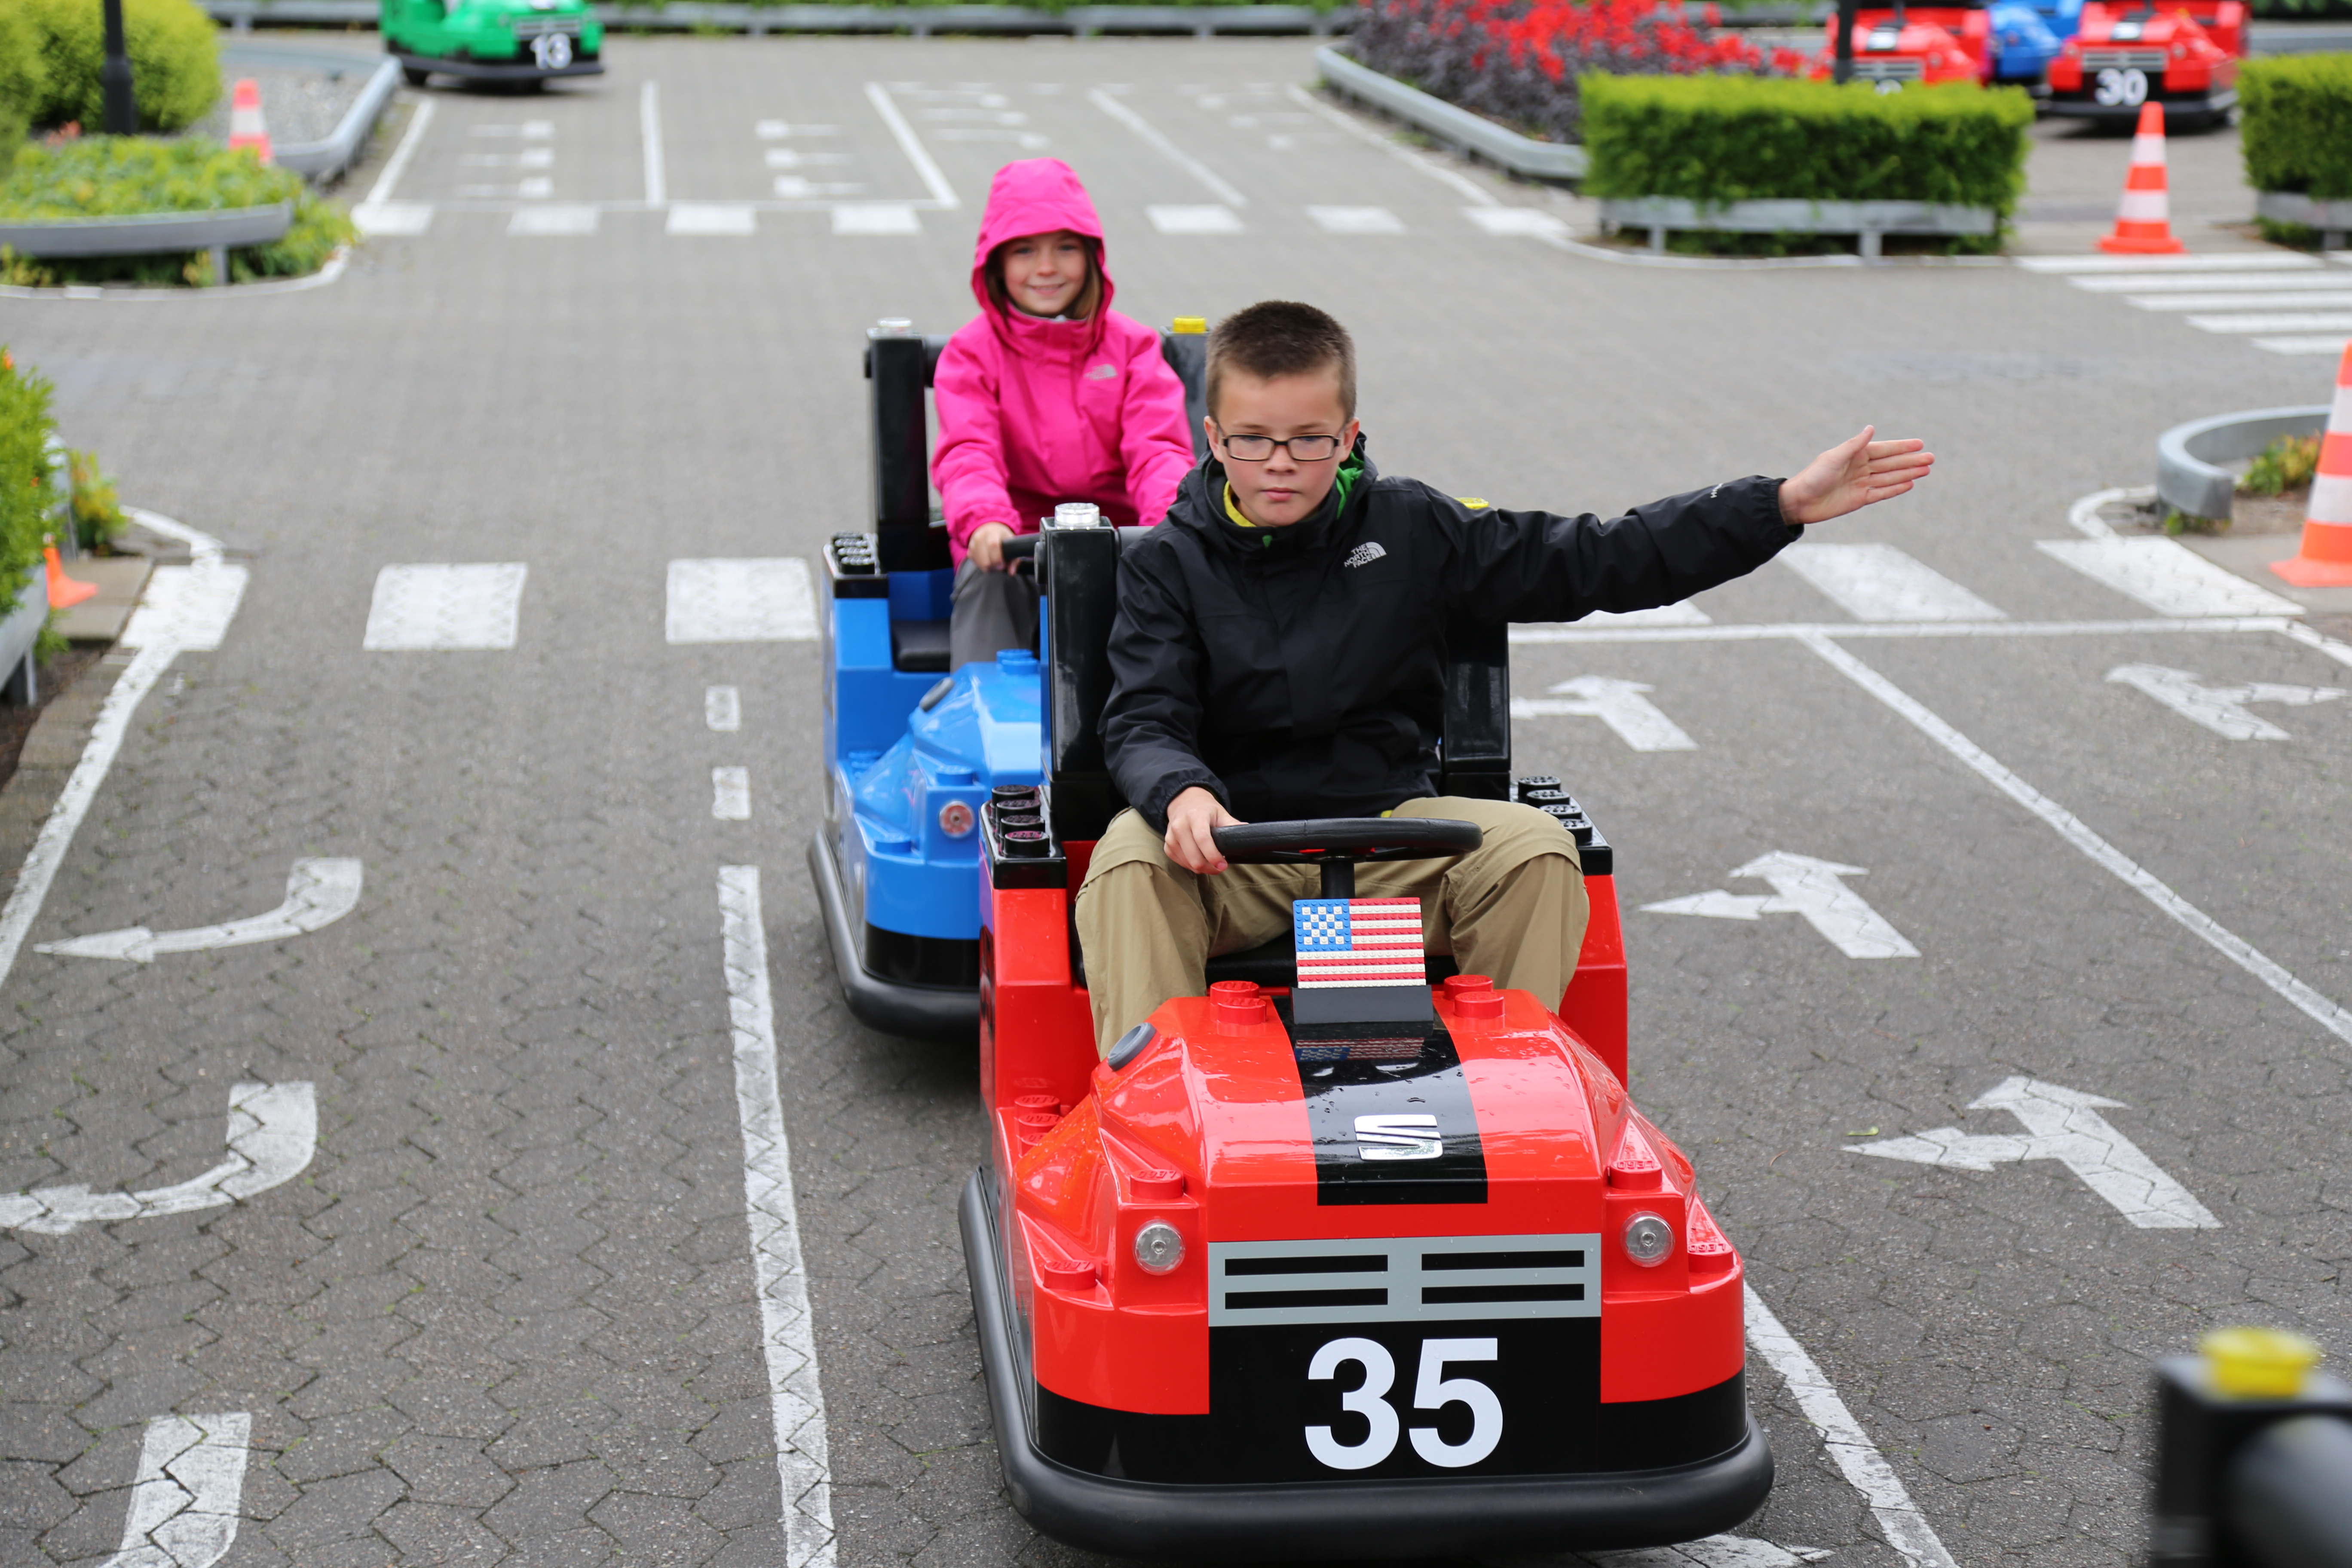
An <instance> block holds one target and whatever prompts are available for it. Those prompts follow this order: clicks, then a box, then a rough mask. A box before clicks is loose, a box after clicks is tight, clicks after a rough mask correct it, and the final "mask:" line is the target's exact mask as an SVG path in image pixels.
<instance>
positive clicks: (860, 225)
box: [833, 202, 923, 234]
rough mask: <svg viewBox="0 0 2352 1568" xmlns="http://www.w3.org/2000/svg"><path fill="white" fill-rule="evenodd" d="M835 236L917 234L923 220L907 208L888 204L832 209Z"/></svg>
mask: <svg viewBox="0 0 2352 1568" xmlns="http://www.w3.org/2000/svg"><path fill="white" fill-rule="evenodd" d="M833 232H834V233H835V234H920V233H922V232H923V220H922V219H921V218H920V217H919V216H917V215H916V212H915V209H914V208H912V207H910V206H905V205H896V204H892V203H887V202H877V203H869V204H866V205H859V206H837V207H835V208H834V209H833Z"/></svg>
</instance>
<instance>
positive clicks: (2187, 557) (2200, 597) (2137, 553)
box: [1782, 538, 2303, 617]
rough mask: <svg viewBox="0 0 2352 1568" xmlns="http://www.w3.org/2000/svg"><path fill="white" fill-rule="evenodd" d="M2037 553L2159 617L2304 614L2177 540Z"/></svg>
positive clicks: (2040, 546) (2054, 544) (2121, 541)
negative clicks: (2134, 602) (2072, 569)
mask: <svg viewBox="0 0 2352 1568" xmlns="http://www.w3.org/2000/svg"><path fill="white" fill-rule="evenodd" d="M2033 548H2035V549H2036V550H2039V551H2041V552H2042V553H2043V554H2045V555H2050V556H2053V557H2055V558H2056V559H2057V560H2060V561H2063V562H2064V563H2066V564H2067V565H2069V566H2072V567H2073V568H2074V570H2075V571H2077V572H2080V573H2081V574H2083V575H2084V576H2085V577H2088V578H2090V579H2091V580H2092V581H2093V582H2095V583H2100V584H2105V586H2107V587H2110V588H2113V589H2114V590H2115V591H2116V593H2118V594H2123V595H2128V596H2129V597H2131V598H2135V599H2137V600H2138V601H2139V602H2140V603H2141V604H2143V605H2147V607H2148V608H2149V609H2151V610H2154V611H2155V612H2156V613H2157V614H2158V615H2159V616H2184V617H2193V616H2299V615H2301V614H2303V606H2302V605H2298V604H2296V603H2295V602H2294V600H2292V599H2287V598H2282V597H2281V596H2280V595H2276V594H2273V593H2272V592H2271V591H2270V590H2268V589H2267V588H2263V587H2261V586H2259V585H2257V584H2252V583H2249V582H2247V581H2246V580H2245V579H2244V578H2243V577H2241V576H2239V575H2237V574H2235V573H2232V572H2226V571H2223V570H2222V569H2221V567H2219V566H2216V565H2214V564H2213V563H2211V562H2210V561H2208V560H2206V559H2205V558H2204V557H2203V556H2202V555H2200V554H2198V553H2197V552H2195V551H2193V550H2190V549H2189V547H2188V546H2186V545H2184V544H2181V543H2179V542H2178V541H2176V540H2170V539H2155V538H2138V539H2134V538H2118V539H2056V540H2049V539H2045V540H2040V541H2037V542H2035V544H2034V546H2033ZM1782 553H1783V554H1786V553H1787V552H1785V551H1784V552H1782Z"/></svg>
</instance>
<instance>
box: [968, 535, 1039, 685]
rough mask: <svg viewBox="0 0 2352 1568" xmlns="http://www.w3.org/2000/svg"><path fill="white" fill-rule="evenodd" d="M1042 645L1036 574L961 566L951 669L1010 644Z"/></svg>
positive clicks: (991, 655)
mask: <svg viewBox="0 0 2352 1568" xmlns="http://www.w3.org/2000/svg"><path fill="white" fill-rule="evenodd" d="M1036 646H1037V579H1036V578H1035V577H1034V576H1032V575H1030V574H1028V573H1026V572H1017V573H1016V572H983V571H982V570H981V569H980V568H979V567H978V566H976V565H974V564H973V563H971V562H970V561H966V562H965V563H963V564H962V565H961V566H959V567H957V568H956V577H955V608H954V610H953V611H951V612H950V616H949V618H948V668H950V669H951V670H955V669H961V668H963V667H964V666H965V665H967V664H971V663H972V662H974V661H975V660H981V659H992V658H995V657H996V656H997V655H998V654H999V653H1002V652H1003V650H1004V649H1006V648H1009V647H1011V648H1019V649H1021V650H1022V651H1024V652H1026V651H1028V650H1029V649H1031V648H1034V647H1036Z"/></svg>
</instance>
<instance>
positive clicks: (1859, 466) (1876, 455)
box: [1780, 425, 1936, 523]
mask: <svg viewBox="0 0 2352 1568" xmlns="http://www.w3.org/2000/svg"><path fill="white" fill-rule="evenodd" d="M1877 433H1878V431H1877V427H1876V426H1870V425H1865V426H1863V427H1862V434H1861V435H1859V436H1856V437H1854V438H1853V440H1851V441H1844V442H1841V443H1839V444H1838V445H1837V446H1834V447H1831V448H1830V449H1829V450H1828V451H1826V452H1823V453H1822V455H1821V456H1820V457H1818V458H1814V459H1813V460H1812V461H1811V462H1810V463H1807V464H1806V465H1805V471H1804V472H1803V473H1801V474H1799V475H1798V476H1797V477H1796V478H1795V479H1783V480H1782V481H1781V482H1780V516H1781V517H1782V519H1784V520H1785V521H1789V522H1792V523H1801V522H1827V521H1829V520H1830V519H1832V518H1833V517H1843V516H1844V515H1845V514H1846V513H1848V512H1850V511H1860V510H1862V509H1863V508H1864V507H1866V506H1868V505H1870V504H1871V503H1872V502H1873V501H1882V500H1892V499H1893V498H1895V497H1896V496H1899V495H1901V494H1902V493H1903V492H1904V491H1906V490H1907V489H1910V488H1911V487H1912V486H1913V485H1916V484H1917V483H1918V482H1919V481H1920V480H1921V479H1926V478H1927V470H1928V469H1929V468H1933V467H1935V464H1936V454H1934V453H1933V452H1929V451H1925V450H1923V449H1922V448H1924V447H1926V446H1927V443H1926V442H1924V441H1874V440H1872V439H1871V437H1873V436H1874V435H1876V434H1877Z"/></svg>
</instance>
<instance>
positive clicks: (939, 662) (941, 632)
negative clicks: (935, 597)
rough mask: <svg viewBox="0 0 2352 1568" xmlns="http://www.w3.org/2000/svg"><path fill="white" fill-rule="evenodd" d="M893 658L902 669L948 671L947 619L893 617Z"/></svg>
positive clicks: (891, 641)
mask: <svg viewBox="0 0 2352 1568" xmlns="http://www.w3.org/2000/svg"><path fill="white" fill-rule="evenodd" d="M890 662H891V664H892V665H894V666H896V667H897V668H900V669H908V670H914V671H917V672H919V673H922V674H929V673H931V672H933V671H936V672H938V673H939V674H940V675H945V674H946V673H947V672H948V623H947V622H945V621H892V622H891V623H890Z"/></svg>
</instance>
